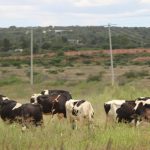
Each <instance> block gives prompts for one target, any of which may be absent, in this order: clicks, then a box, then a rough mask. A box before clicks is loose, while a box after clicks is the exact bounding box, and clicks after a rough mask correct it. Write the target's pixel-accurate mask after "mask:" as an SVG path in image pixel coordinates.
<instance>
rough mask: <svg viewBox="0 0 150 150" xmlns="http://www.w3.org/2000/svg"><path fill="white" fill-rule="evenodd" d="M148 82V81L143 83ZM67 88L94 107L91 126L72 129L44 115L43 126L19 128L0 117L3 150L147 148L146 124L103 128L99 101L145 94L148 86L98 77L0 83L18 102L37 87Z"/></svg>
mask: <svg viewBox="0 0 150 150" xmlns="http://www.w3.org/2000/svg"><path fill="white" fill-rule="evenodd" d="M147 84H148V83H147ZM47 88H50V89H65V90H69V91H70V92H71V93H72V95H73V98H75V99H78V98H82V99H87V100H89V101H90V102H91V103H92V105H93V107H94V110H95V117H94V128H92V129H91V130H88V128H87V127H83V126H81V125H79V126H78V129H77V130H74V131H73V130H72V129H71V126H70V124H69V123H68V122H67V121H66V120H65V119H64V120H58V119H57V117H54V118H53V119H52V118H51V117H50V116H44V127H43V128H40V127H39V128H33V127H31V128H30V129H28V130H27V131H25V132H21V127H20V126H19V125H17V124H11V125H8V124H6V123H4V122H3V121H2V120H1V121H0V133H1V136H0V143H1V148H2V149H3V150H6V149H7V150H12V149H16V150H20V149H22V150H26V149H39V150H46V149H47V150H70V149H71V150H91V149H92V150H105V149H106V150H118V149H120V150H126V149H129V150H141V149H142V150H147V149H149V140H150V131H149V128H150V124H146V125H141V126H140V127H137V128H135V127H132V126H130V125H127V124H110V125H109V126H108V127H107V128H106V129H105V113H104V110H103V103H104V102H105V101H107V100H110V99H112V98H113V99H135V98H137V97H139V96H149V90H148V88H146V85H145V88H142V87H141V88H140V86H138V87H137V86H136V85H135V84H132V85H130V84H126V85H124V86H118V85H115V86H114V87H111V86H110V85H105V84H104V83H102V81H97V80H96V81H95V80H94V81H93V80H92V81H91V82H80V83H76V84H74V85H71V84H70V85H68V84H67V85H66V84H52V83H50V82H49V81H48V82H47V84H46V83H40V84H39V83H37V84H35V85H34V86H33V87H31V86H30V85H29V84H28V83H22V84H21V83H20V84H18V83H17V82H16V83H13V84H9V85H7V84H6V85H3V86H1V87H0V90H1V92H2V94H4V95H7V96H8V97H10V98H13V99H16V100H18V101H19V102H29V98H30V96H31V94H32V93H35V92H39V91H40V90H41V89H47Z"/></svg>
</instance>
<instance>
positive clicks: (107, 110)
mask: <svg viewBox="0 0 150 150" xmlns="http://www.w3.org/2000/svg"><path fill="white" fill-rule="evenodd" d="M110 107H111V105H110V104H104V109H105V112H106V114H108V112H109V110H110Z"/></svg>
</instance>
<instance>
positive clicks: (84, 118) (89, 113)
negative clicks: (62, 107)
mask: <svg viewBox="0 0 150 150" xmlns="http://www.w3.org/2000/svg"><path fill="white" fill-rule="evenodd" d="M66 113H67V118H68V119H69V121H70V122H71V124H72V128H73V129H74V128H76V127H77V126H76V121H80V122H81V123H87V124H88V125H90V124H91V123H92V122H93V118H94V110H93V107H92V105H91V103H90V102H89V101H86V100H74V99H71V100H69V101H67V102H66Z"/></svg>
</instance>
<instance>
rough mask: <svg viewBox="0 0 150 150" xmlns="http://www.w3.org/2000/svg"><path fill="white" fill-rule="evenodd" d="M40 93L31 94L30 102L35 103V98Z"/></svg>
mask: <svg viewBox="0 0 150 150" xmlns="http://www.w3.org/2000/svg"><path fill="white" fill-rule="evenodd" d="M41 95H42V94H33V95H32V96H31V99H30V103H37V98H38V97H39V96H41Z"/></svg>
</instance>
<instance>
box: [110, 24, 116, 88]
mask: <svg viewBox="0 0 150 150" xmlns="http://www.w3.org/2000/svg"><path fill="white" fill-rule="evenodd" d="M110 27H111V24H108V35H109V48H110V62H111V84H112V86H113V85H114V81H115V77H114V65H113V54H112V41H111V29H110Z"/></svg>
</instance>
